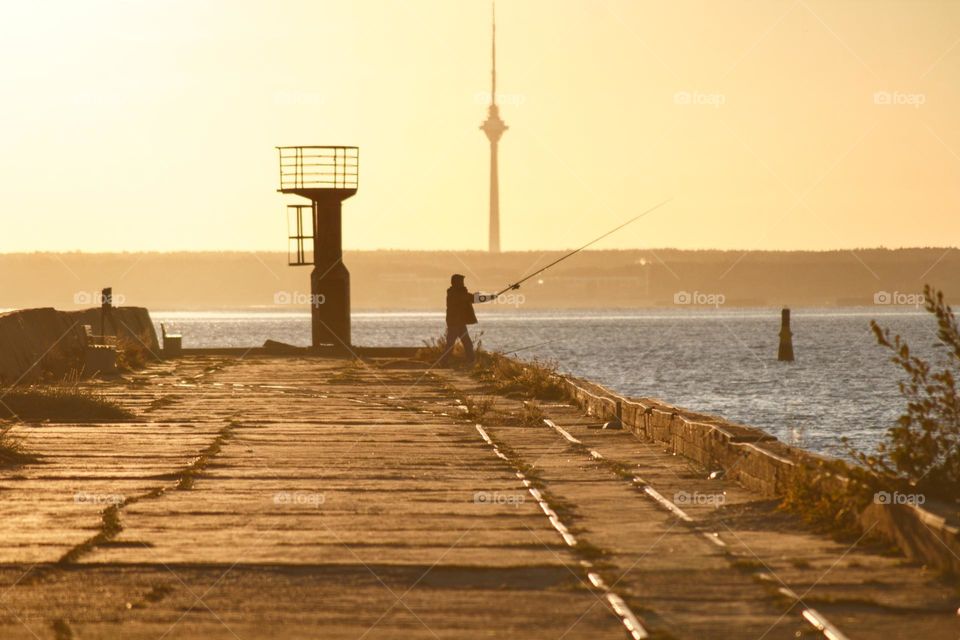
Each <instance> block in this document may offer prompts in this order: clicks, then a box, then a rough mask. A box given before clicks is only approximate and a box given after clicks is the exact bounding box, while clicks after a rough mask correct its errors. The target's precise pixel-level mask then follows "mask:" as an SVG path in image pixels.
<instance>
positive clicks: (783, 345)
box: [777, 308, 793, 362]
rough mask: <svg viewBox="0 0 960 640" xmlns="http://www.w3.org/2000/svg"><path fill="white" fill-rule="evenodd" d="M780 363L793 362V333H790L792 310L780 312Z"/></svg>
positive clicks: (778, 355) (778, 358)
mask: <svg viewBox="0 0 960 640" xmlns="http://www.w3.org/2000/svg"><path fill="white" fill-rule="evenodd" d="M777 360H779V361H780V362H793V333H792V332H791V331H790V309H786V308H785V309H783V310H782V311H781V312H780V350H779V351H778V352H777Z"/></svg>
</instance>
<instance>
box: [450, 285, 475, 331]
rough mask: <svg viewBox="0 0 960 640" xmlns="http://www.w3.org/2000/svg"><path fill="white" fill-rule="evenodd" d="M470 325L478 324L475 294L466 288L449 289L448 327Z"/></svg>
mask: <svg viewBox="0 0 960 640" xmlns="http://www.w3.org/2000/svg"><path fill="white" fill-rule="evenodd" d="M468 324H477V316H476V314H474V313H473V294H472V293H470V292H469V291H467V288H466V287H450V288H449V289H447V326H449V327H461V326H466V325H468Z"/></svg>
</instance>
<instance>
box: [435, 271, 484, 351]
mask: <svg viewBox="0 0 960 640" xmlns="http://www.w3.org/2000/svg"><path fill="white" fill-rule="evenodd" d="M463 280H464V276H463V275H461V274H459V273H455V274H453V275H452V276H450V288H449V289H447V348H446V350H445V351H444V352H443V356H442V357H441V358H440V364H446V363H447V361H448V360H449V359H450V355H451V354H452V353H453V348H454V346H456V344H457V340H459V341H460V342H461V343H462V344H463V352H464V355H466V357H467V362H468V363H469V364H472V363H473V340H471V339H470V332H469V331H467V325H470V324H477V315H476V314H475V313H474V312H473V298H474V295H473V294H472V293H470V292H469V291H467V287H466V285H465V284H464V283H463Z"/></svg>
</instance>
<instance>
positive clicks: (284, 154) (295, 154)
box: [277, 146, 360, 191]
mask: <svg viewBox="0 0 960 640" xmlns="http://www.w3.org/2000/svg"><path fill="white" fill-rule="evenodd" d="M277 150H278V151H279V152H280V191H293V190H296V189H356V188H357V177H358V175H359V168H360V151H359V149H358V148H357V147H334V146H304V147H277Z"/></svg>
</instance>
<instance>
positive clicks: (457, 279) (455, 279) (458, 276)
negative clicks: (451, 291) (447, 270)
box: [450, 273, 466, 284]
mask: <svg viewBox="0 0 960 640" xmlns="http://www.w3.org/2000/svg"><path fill="white" fill-rule="evenodd" d="M464 278H466V276H465V275H463V274H462V273H455V274H453V275H452V276H450V284H457V283H458V282H463V279H464Z"/></svg>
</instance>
